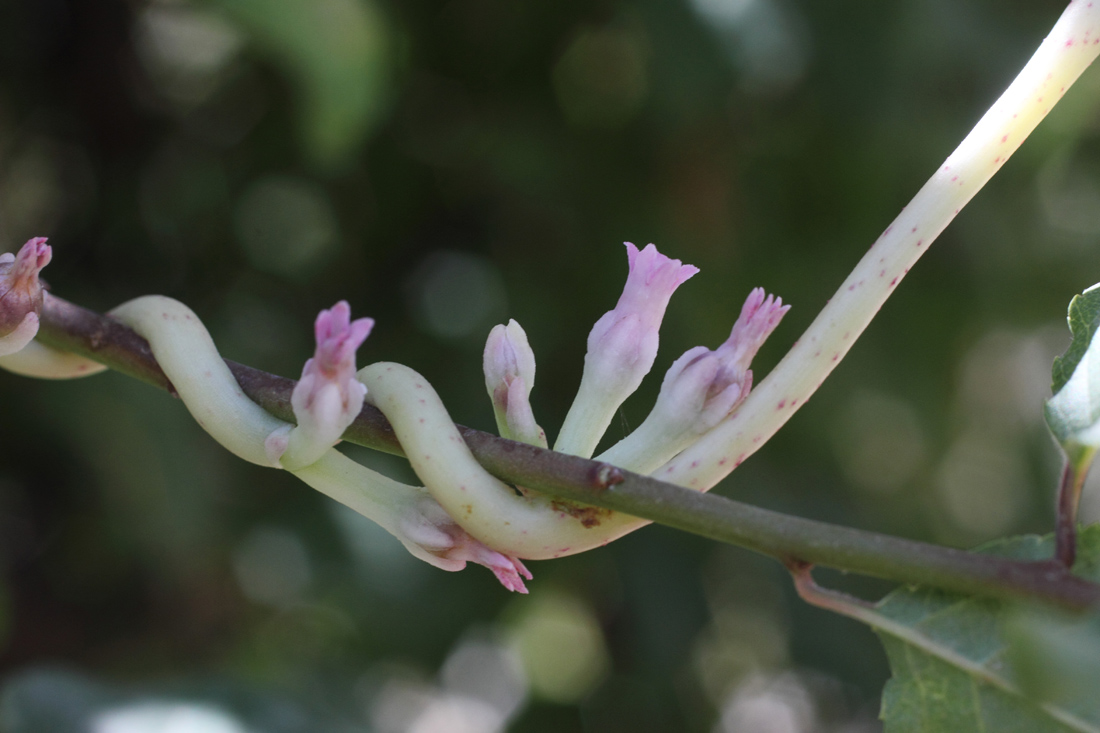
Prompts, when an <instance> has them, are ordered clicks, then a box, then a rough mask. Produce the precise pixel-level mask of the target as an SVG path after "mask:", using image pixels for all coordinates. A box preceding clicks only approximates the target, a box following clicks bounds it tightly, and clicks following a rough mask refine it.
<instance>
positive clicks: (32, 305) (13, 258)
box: [0, 237, 52, 356]
mask: <svg viewBox="0 0 1100 733" xmlns="http://www.w3.org/2000/svg"><path fill="white" fill-rule="evenodd" d="M51 256H52V250H51V249H50V246H49V245H48V244H46V238H45V237H35V238H34V239H32V240H30V241H28V242H27V243H26V244H24V245H23V247H22V248H21V249H20V250H19V253H18V254H16V255H12V254H10V253H5V254H2V255H0V356H4V355H7V354H14V353H15V352H17V351H19V350H21V349H22V348H23V347H24V346H26V345H27V344H28V343H30V341H31V339H33V338H34V336H35V334H37V333H38V323H39V314H40V313H41V312H42V304H43V302H44V301H45V297H46V295H45V290H44V289H43V287H42V283H41V282H40V281H39V280H38V273H39V272H40V271H41V270H42V268H43V267H45V266H46V265H48V264H49V262H50V257H51Z"/></svg>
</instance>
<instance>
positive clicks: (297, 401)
mask: <svg viewBox="0 0 1100 733" xmlns="http://www.w3.org/2000/svg"><path fill="white" fill-rule="evenodd" d="M373 327H374V321H373V320H372V319H370V318H359V319H357V320H355V321H352V320H351V307H350V306H349V305H348V304H347V301H343V300H342V301H340V302H339V303H337V304H336V305H334V306H333V307H332V310H323V311H321V313H320V314H319V315H318V316H317V321H316V322H315V324H314V334H315V336H316V340H317V348H316V350H315V351H314V354H313V358H312V359H310V360H308V361H307V362H306V365H305V368H304V369H302V378H301V379H300V380H299V381H298V385H297V386H296V387H295V388H294V392H293V393H292V394H291V398H290V402H291V405H292V406H293V408H294V416H295V418H296V419H297V421H298V426H297V427H296V428H293V429H291V430H289V431H287V430H277V431H275V432H274V433H272V434H271V436H269V437H268V439H267V451H268V456H269V457H270V458H271V459H272V460H273V462H274V461H278V462H280V463H281V464H282V466H283V467H284V468H290V469H296V468H300V467H302V466H307V465H309V464H310V463H313V462H314V461H316V460H317V459H318V458H320V457H321V455H322V454H323V453H324V452H325V451H327V450H328V449H329V448H331V447H332V446H333V445H335V444H336V443H338V442H339V441H340V436H341V435H343V433H344V431H345V430H346V429H347V427H348V425H351V423H352V421H353V420H355V417H356V416H357V415H358V414H359V411H360V410H362V409H363V397H364V396H366V393H367V388H366V387H365V386H363V384H362V383H361V382H359V380H357V379H356V378H355V351H356V350H357V349H358V348H359V346H360V345H361V344H362V343H363V341H365V340H366V338H367V336H368V335H369V334H370V331H371V328H373Z"/></svg>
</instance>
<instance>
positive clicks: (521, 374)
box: [484, 320, 546, 448]
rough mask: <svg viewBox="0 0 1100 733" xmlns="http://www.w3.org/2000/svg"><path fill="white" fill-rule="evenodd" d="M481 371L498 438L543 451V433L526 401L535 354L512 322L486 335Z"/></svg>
mask: <svg viewBox="0 0 1100 733" xmlns="http://www.w3.org/2000/svg"><path fill="white" fill-rule="evenodd" d="M484 368H485V388H486V390H488V392H489V397H490V399H492V401H493V413H494V414H495V416H496V421H497V429H498V430H499V432H500V435H501V436H502V437H504V438H508V439H510V440H518V441H521V442H524V443H529V444H531V445H537V446H539V447H540V448H545V447H546V433H545V432H544V431H543V429H542V428H540V427H539V426H538V423H536V422H535V415H534V412H533V411H532V410H531V401H530V395H531V388H532V387H534V386H535V353H534V352H533V351H532V350H531V346H530V344H528V343H527V334H526V333H525V332H524V330H523V328H522V327H521V326H520V325H519V324H518V323H516V322H515V321H514V320H510V321H508V325H507V326H504V325H500V326H496V327H494V328H493V330H492V331H490V332H489V338H488V340H487V341H486V343H485V359H484Z"/></svg>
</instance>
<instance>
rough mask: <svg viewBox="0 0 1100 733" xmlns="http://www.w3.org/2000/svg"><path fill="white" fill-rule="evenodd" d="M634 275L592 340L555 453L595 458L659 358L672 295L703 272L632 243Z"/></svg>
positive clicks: (629, 248) (628, 247)
mask: <svg viewBox="0 0 1100 733" xmlns="http://www.w3.org/2000/svg"><path fill="white" fill-rule="evenodd" d="M625 244H626V253H627V258H628V260H629V263H630V272H629V274H628V275H627V278H626V286H625V287H624V288H623V293H622V295H621V296H620V297H619V302H618V303H617V304H616V305H615V308H614V309H613V310H610V311H608V312H607V313H605V314H604V315H603V316H602V317H601V318H600V320H598V321H597V322H596V325H595V326H593V328H592V331H591V333H589V335H588V353H587V354H586V355H585V357H584V376H583V377H582V378H581V386H580V389H579V390H578V393H577V398H576V400H575V401H574V402H573V406H572V408H570V410H569V414H568V415H567V416H566V418H565V424H564V425H563V426H562V432H561V435H560V436H559V437H558V442H557V444H555V446H554V448H555V450H559V451H563V452H566V453H573V454H576V455H582V456H590V455H592V451H593V450H595V448H596V444H597V443H598V442H599V440H600V438H601V437H602V436H603V433H604V431H605V430H606V429H607V425H608V424H609V423H610V422H611V418H612V416H613V415H614V414H615V411H616V410H617V409H618V408H619V405H621V404H622V403H623V400H625V399H626V398H627V397H629V396H630V395H631V394H632V393H633V392H634V390H636V389H637V388H638V385H640V384H641V383H642V378H643V377H645V375H646V374H648V373H649V370H650V369H652V368H653V361H654V359H656V358H657V343H658V338H657V331H658V329H659V328H660V325H661V320H662V319H663V318H664V316H665V309H666V308H667V307H668V301H669V299H670V298H671V297H672V293H673V292H674V291H675V290H676V288H678V287H679V286H680V285H682V284H683V283H684V282H685V281H686V280H687V279H688V278H690V277H691V276H692V275H694V274H695V273H697V272H699V269H698V268H697V267H694V266H692V265H685V264H683V263H681V262H680V260H673V259H670V258H668V257H665V256H664V255H663V254H661V253H660V252H658V251H657V248H656V247H654V246H653V245H652V244H650V245H647V246H646V248H645V249H643V250H641V251H639V250H638V248H637V247H635V246H634V245H633V244H631V243H630V242H626V243H625Z"/></svg>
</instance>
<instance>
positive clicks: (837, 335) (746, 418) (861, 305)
mask: <svg viewBox="0 0 1100 733" xmlns="http://www.w3.org/2000/svg"><path fill="white" fill-rule="evenodd" d="M1097 54H1100V0H1098V1H1097V3H1096V5H1095V6H1094V4H1093V2H1092V1H1091V0H1074V2H1071V3H1070V4H1069V7H1068V8H1067V9H1066V10H1065V12H1064V13H1063V14H1062V16H1061V18H1059V20H1058V22H1057V24H1055V26H1054V28H1053V29H1052V30H1051V32H1050V35H1049V36H1047V38H1046V40H1044V41H1043V43H1042V44H1041V45H1040V46H1039V50H1038V51H1036V52H1035V55H1034V56H1032V57H1031V60H1030V61H1028V63H1027V65H1026V66H1025V67H1024V69H1023V71H1021V72H1020V74H1019V76H1017V77H1016V79H1015V80H1014V81H1013V82H1012V84H1011V85H1010V86H1009V87H1008V89H1007V90H1006V91H1005V93H1004V94H1003V95H1001V98H1000V99H998V100H997V102H996V103H995V104H994V105H993V106H992V107H991V108H990V109H989V111H988V112H986V114H985V116H983V117H982V119H981V120H980V121H979V122H978V124H977V125H976V126H975V127H974V129H973V130H972V131H971V132H970V134H969V135H967V136H966V139H964V140H963V141H962V143H960V144H959V147H958V148H956V150H955V152H953V153H952V154H951V156H950V157H948V159H947V160H946V161H944V163H943V165H942V166H940V168H939V169H938V170H937V171H936V172H935V174H933V176H932V178H931V179H930V180H929V181H928V182H927V183H926V184H925V185H924V187H923V188H921V190H920V191H919V192H918V193H917V195H916V196H914V197H913V200H912V201H910V202H909V205H908V206H906V207H905V208H904V209H903V210H902V212H901V213H900V214H899V215H898V217H897V218H896V219H894V221H893V223H891V224H890V226H888V227H887V228H886V231H884V232H883V233H882V235H881V236H880V237H879V238H878V239H877V240H875V242H874V243H873V244H872V245H871V248H870V249H869V250H868V252H867V254H866V255H864V256H863V259H862V260H860V262H859V264H858V265H856V268H855V269H854V270H853V271H852V274H851V275H849V276H848V279H846V280H845V281H844V282H843V283H842V284H841V286H840V289H839V290H837V292H836V294H835V295H833V297H832V298H831V299H830V300H829V302H828V303H827V304H826V306H825V307H824V308H823V309H822V310H821V313H820V314H819V315H818V317H817V318H816V319H815V320H814V322H813V323H812V324H810V327H809V328H808V329H807V330H806V332H805V333H804V334H803V335H802V338H800V339H799V340H798V341H797V342H796V343H795V345H794V346H793V347H792V348H791V350H790V352H789V353H788V354H787V355H786V356H785V357H784V358H783V360H782V361H781V362H780V363H779V364H778V365H777V366H776V367H775V369H773V370H772V372H771V373H770V374H769V375H768V376H767V378H766V379H764V380H763V381H762V382H760V383H759V384H758V385H757V386H756V387H755V388H754V389H753V391H752V392H751V393H750V394H749V397H748V399H746V400H745V403H744V404H743V405H741V409H740V410H739V411H738V412H737V414H735V415H734V416H733V417H732V418H731V419H729V420H727V421H726V422H725V423H723V424H722V425H720V426H719V427H718V428H716V429H715V430H713V431H711V432H710V433H709V434H708V435H707V436H706V437H704V438H703V439H702V440H700V441H699V442H698V443H696V444H695V445H694V446H692V447H691V448H688V449H687V450H686V451H684V452H683V453H681V454H680V455H679V456H677V457H676V458H675V459H673V460H671V461H669V463H667V464H666V465H665V466H664V467H662V468H661V469H659V470H658V471H657V472H655V473H654V475H655V476H660V477H661V478H662V479H663V480H665V481H669V482H671V483H674V484H679V485H680V486H690V487H692V488H695V489H700V490H706V489H709V488H710V487H712V486H714V485H715V484H716V483H718V482H719V481H721V480H722V479H723V478H725V477H726V476H727V475H728V474H729V473H730V472H731V471H733V469H734V468H736V467H737V466H739V465H740V464H741V462H742V461H744V460H745V459H746V458H748V457H749V456H750V455H752V454H753V453H755V452H756V450H757V449H758V448H759V447H760V446H761V445H763V444H764V443H766V442H767V441H768V439H769V438H771V436H772V435H774V434H775V432H776V431H777V430H779V428H781V427H782V426H783V425H784V424H785V423H786V422H787V420H789V419H790V418H791V416H792V415H794V413H795V411H796V410H798V408H799V407H801V406H802V405H803V404H805V403H806V400H808V399H809V398H810V396H811V395H813V393H814V392H815V391H816V390H817V388H818V387H819V386H820V385H821V383H822V382H823V381H825V378H826V377H828V376H829V374H830V373H831V372H832V371H833V369H834V368H835V367H836V365H837V364H838V363H839V362H840V360H841V359H843V358H844V355H845V354H847V353H848V349H850V348H851V347H852V344H853V343H855V340H856V339H857V338H859V335H860V334H861V333H863V330H864V329H865V328H866V327H867V324H869V323H870V322H871V319H872V318H873V317H874V316H875V314H876V313H878V311H879V309H880V308H881V307H882V304H883V303H884V302H886V299H887V298H888V297H890V295H891V293H893V292H894V288H895V287H896V286H897V284H898V283H899V282H900V281H901V279H902V278H903V277H905V275H906V273H908V272H909V268H911V267H912V266H913V265H914V264H915V263H916V261H917V260H918V259H919V258H920V256H921V255H922V254H924V253H925V251H927V249H928V246H929V245H930V244H931V243H932V242H933V240H935V238H936V237H937V236H939V234H940V232H942V231H943V230H944V228H945V227H946V226H947V225H948V224H949V223H950V222H951V220H952V219H954V218H955V215H956V214H958V213H959V211H960V210H961V209H962V207H963V206H965V205H966V204H967V202H968V201H970V199H971V198H972V197H973V196H974V194H976V193H977V192H978V191H979V190H980V189H981V187H982V186H984V185H985V184H986V182H987V181H988V180H989V179H990V178H991V177H992V176H993V174H994V173H996V172H997V171H998V170H999V169H1000V167H1001V166H1002V165H1004V163H1005V161H1007V160H1008V158H1009V157H1010V156H1011V155H1012V154H1013V153H1014V152H1015V151H1016V149H1017V148H1018V147H1019V146H1020V144H1021V143H1022V142H1023V141H1024V139H1025V138H1027V136H1028V135H1029V134H1030V133H1031V131H1032V130H1033V129H1035V126H1036V125H1037V124H1039V122H1040V121H1041V120H1042V119H1043V118H1044V117H1045V116H1046V114H1047V113H1048V112H1050V110H1051V108H1052V107H1053V106H1054V105H1055V103H1056V102H1057V101H1058V100H1059V99H1060V98H1061V97H1062V95H1063V94H1064V93H1065V91H1066V90H1067V89H1068V88H1069V87H1070V85H1072V84H1073V82H1074V81H1075V80H1076V79H1077V77H1078V76H1080V74H1081V72H1083V71H1084V70H1085V69H1086V68H1087V67H1088V65H1089V64H1091V63H1092V61H1093V59H1095V58H1096V56H1097Z"/></svg>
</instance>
